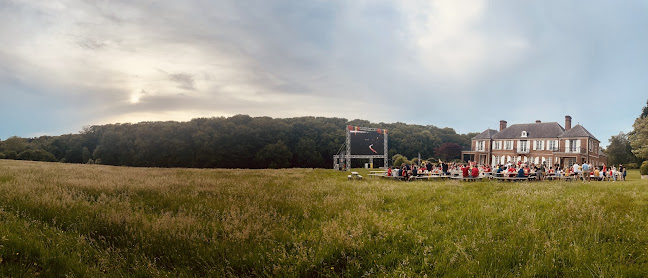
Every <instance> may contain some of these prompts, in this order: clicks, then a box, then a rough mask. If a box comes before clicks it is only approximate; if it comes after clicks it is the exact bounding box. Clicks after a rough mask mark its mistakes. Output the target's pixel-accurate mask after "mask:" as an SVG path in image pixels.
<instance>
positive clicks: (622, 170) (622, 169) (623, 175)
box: [619, 164, 627, 180]
mask: <svg viewBox="0 0 648 278" xmlns="http://www.w3.org/2000/svg"><path fill="white" fill-rule="evenodd" d="M626 174H627V172H626V168H625V167H623V165H622V164H619V175H620V176H621V180H626Z"/></svg>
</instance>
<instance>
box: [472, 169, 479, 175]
mask: <svg viewBox="0 0 648 278" xmlns="http://www.w3.org/2000/svg"><path fill="white" fill-rule="evenodd" d="M478 176H479V168H477V167H473V168H472V177H473V178H476V177H478Z"/></svg>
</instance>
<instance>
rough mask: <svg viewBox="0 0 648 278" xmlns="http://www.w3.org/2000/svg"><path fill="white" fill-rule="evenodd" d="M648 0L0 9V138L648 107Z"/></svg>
mask: <svg viewBox="0 0 648 278" xmlns="http://www.w3.org/2000/svg"><path fill="white" fill-rule="evenodd" d="M646 14H648V2H647V1H630V0H628V1H592V0H582V1H578V0H576V1H553V0H548V1H547V0H543V1H517V0H508V1H506V0H502V1H483V0H440V1H398V0H392V1H383V0H371V1H365V0H354V1H348V0H321V1H318V0H300V1H294V0H273V1H248V0H231V1H228V0H216V1H208V0H204V1H200V0H195V1H194V0H192V1H171V0H168V1H165V0H159V1H154V0H141V1H105V0H102V1H99V0H97V1H80V0H79V1H76V0H69V1H54V0H51V1H31V0H29V1H28V0H0V18H1V22H2V24H0V97H1V102H0V104H1V105H2V109H0V139H6V138H7V137H9V136H12V135H18V136H23V137H32V136H38V135H43V134H49V135H59V134H64V133H75V132H78V131H80V130H81V128H82V127H83V126H86V125H93V124H106V123H124V122H139V121H158V120H178V121H186V120H189V119H191V118H196V117H212V116H232V115H235V114H249V115H251V116H271V117H281V118H284V117H296V116H327V117H344V118H348V119H356V118H359V119H366V120H369V121H372V122H389V123H391V122H398V121H399V122H406V123H412V124H423V125H428V124H431V125H436V126H439V127H452V128H454V129H456V130H457V131H458V132H461V133H465V132H475V131H477V132H481V131H483V130H484V129H486V128H488V127H490V128H497V127H498V125H499V120H507V121H508V122H509V124H513V123H526V122H533V121H535V120H537V119H539V120H542V121H544V122H549V121H555V122H559V123H561V124H563V123H564V116H565V115H571V116H572V117H573V122H574V125H575V124H577V123H580V124H582V125H583V126H585V127H586V128H587V129H588V130H589V131H590V132H592V133H593V134H594V135H595V136H596V137H597V138H598V139H599V140H601V141H602V142H603V144H607V141H608V139H609V138H610V136H612V135H615V134H618V133H619V132H620V131H623V132H628V131H630V130H631V129H632V123H633V121H634V119H635V118H636V117H637V116H638V115H639V114H640V112H641V108H642V107H643V106H644V105H645V104H646V100H647V99H648V32H647V31H646V30H648V17H647V16H646Z"/></svg>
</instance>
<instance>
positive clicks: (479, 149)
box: [477, 141, 484, 151]
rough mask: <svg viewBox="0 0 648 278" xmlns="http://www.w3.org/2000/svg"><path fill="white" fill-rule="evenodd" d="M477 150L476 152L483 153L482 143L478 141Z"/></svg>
mask: <svg viewBox="0 0 648 278" xmlns="http://www.w3.org/2000/svg"><path fill="white" fill-rule="evenodd" d="M477 150H478V151H483V150H484V141H478V142H477Z"/></svg>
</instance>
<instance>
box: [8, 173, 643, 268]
mask: <svg viewBox="0 0 648 278" xmlns="http://www.w3.org/2000/svg"><path fill="white" fill-rule="evenodd" d="M365 174H366V172H365ZM365 176H366V175H365ZM647 219H648V181H646V180H640V179H639V173H638V172H637V171H630V172H629V180H628V181H624V182H590V183H586V184H584V183H582V182H575V183H569V182H543V183H538V182H535V183H534V182H524V183H506V182H501V183H499V182H488V181H485V182H475V183H462V182H458V181H420V182H398V181H389V180H381V179H365V180H363V181H347V179H346V173H344V172H337V171H334V170H326V169H283V170H236V169H177V168H173V169H158V168H128V167H112V166H101V165H81V164H77V165H75V164H62V163H44V162H27V161H12V160H0V276H9V277H33V276H46V277H47V276H71V277H94V276H107V277H123V276H129V277H151V276H152V277H194V276H210V277H228V276H236V277H240V276H288V277H293V276H307V277H312V276H323V277H337V276H345V277H359V276H378V277H381V276H425V275H427V276H451V277H456V276H488V277H493V276H496V277H510V276H523V277H529V276H551V277H555V276H596V277H604V276H626V277H646V276H648V257H647V256H646V254H647V253H648V222H647V221H646V220H647Z"/></svg>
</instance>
